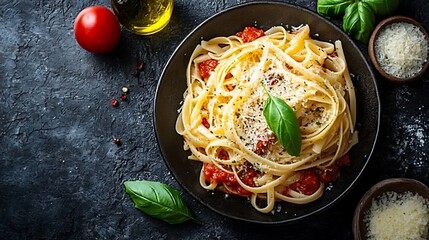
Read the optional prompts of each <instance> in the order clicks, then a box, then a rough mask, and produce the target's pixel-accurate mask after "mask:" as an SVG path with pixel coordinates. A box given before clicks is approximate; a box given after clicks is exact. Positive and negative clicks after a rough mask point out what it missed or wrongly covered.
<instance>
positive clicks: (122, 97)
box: [120, 94, 128, 102]
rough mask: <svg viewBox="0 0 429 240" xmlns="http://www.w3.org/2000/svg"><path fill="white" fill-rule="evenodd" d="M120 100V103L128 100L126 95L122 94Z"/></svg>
mask: <svg viewBox="0 0 429 240" xmlns="http://www.w3.org/2000/svg"><path fill="white" fill-rule="evenodd" d="M120 98H121V100H122V102H125V101H127V100H128V98H127V95H125V94H122V95H121V97H120Z"/></svg>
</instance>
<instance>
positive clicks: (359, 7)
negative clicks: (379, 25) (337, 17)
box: [343, 2, 375, 43]
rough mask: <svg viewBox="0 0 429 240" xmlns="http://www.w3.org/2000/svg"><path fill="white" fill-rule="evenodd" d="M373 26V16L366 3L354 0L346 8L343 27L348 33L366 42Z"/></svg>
mask: <svg viewBox="0 0 429 240" xmlns="http://www.w3.org/2000/svg"><path fill="white" fill-rule="evenodd" d="M374 27H375V16H374V13H373V12H372V10H371V8H370V7H369V5H368V4H366V3H364V2H355V3H352V4H351V5H349V6H348V7H347V8H346V11H345V13H344V19H343V29H344V31H345V32H346V33H347V34H348V35H350V36H352V37H353V38H355V39H356V40H359V41H361V42H363V43H367V42H368V40H369V38H370V37H371V33H372V31H373V30H374Z"/></svg>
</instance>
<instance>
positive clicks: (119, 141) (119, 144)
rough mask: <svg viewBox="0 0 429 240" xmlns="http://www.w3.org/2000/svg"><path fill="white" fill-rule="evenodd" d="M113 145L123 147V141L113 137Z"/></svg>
mask: <svg viewBox="0 0 429 240" xmlns="http://www.w3.org/2000/svg"><path fill="white" fill-rule="evenodd" d="M113 143H114V144H116V145H118V146H121V145H122V142H121V139H119V138H116V137H113Z"/></svg>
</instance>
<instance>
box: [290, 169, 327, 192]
mask: <svg viewBox="0 0 429 240" xmlns="http://www.w3.org/2000/svg"><path fill="white" fill-rule="evenodd" d="M300 174H301V176H300V177H299V179H298V181H296V182H294V183H292V184H290V185H289V188H290V189H292V190H294V191H297V192H300V193H302V194H304V195H311V194H313V193H315V192H316V191H317V190H318V189H319V187H320V181H319V177H318V175H317V171H316V169H314V168H310V169H306V170H302V171H301V172H300Z"/></svg>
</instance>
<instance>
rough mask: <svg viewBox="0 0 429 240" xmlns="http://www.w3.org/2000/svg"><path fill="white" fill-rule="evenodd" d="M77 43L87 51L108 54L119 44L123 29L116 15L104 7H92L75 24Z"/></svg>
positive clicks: (79, 15)
mask: <svg viewBox="0 0 429 240" xmlns="http://www.w3.org/2000/svg"><path fill="white" fill-rule="evenodd" d="M74 35H75V38H76V41H77V42H78V43H79V45H80V46H81V47H82V48H84V49H85V50H87V51H89V52H93V53H106V52H110V51H111V50H113V49H114V48H115V47H116V45H117V44H118V42H119V38H120V35H121V27H120V26H119V22H118V20H117V19H116V17H115V15H114V14H113V12H112V11H110V10H109V9H108V8H106V7H103V6H91V7H87V8H85V9H84V10H82V11H81V12H80V13H79V14H78V15H77V17H76V19H75V22H74Z"/></svg>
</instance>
